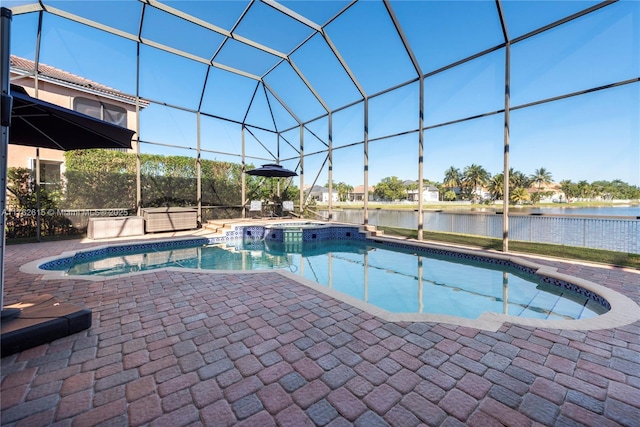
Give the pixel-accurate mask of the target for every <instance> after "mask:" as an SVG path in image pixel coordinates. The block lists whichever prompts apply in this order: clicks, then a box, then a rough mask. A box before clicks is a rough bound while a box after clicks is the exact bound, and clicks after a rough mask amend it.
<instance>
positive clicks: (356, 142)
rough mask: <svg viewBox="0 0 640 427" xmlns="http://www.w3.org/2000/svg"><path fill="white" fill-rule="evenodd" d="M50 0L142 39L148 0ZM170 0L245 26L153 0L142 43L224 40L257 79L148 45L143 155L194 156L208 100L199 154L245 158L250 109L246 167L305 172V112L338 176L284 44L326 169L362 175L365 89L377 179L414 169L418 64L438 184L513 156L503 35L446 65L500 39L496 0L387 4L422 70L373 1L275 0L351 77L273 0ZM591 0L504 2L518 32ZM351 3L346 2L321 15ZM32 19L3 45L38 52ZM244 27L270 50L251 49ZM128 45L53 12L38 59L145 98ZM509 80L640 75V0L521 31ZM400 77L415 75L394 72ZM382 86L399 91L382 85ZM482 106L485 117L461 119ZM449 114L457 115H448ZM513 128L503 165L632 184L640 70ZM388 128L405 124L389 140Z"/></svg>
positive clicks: (215, 47) (534, 97)
mask: <svg viewBox="0 0 640 427" xmlns="http://www.w3.org/2000/svg"><path fill="white" fill-rule="evenodd" d="M25 3H30V2H28V1H12V0H7V1H4V2H3V5H4V6H8V7H12V6H15V5H20V4H25ZM44 3H45V5H49V6H52V7H55V8H58V9H61V10H64V11H67V12H69V13H72V14H75V15H78V16H82V17H86V18H88V19H92V20H96V21H97V22H99V23H100V24H103V25H108V26H111V27H113V28H115V29H117V30H118V31H123V32H127V33H130V34H133V35H136V36H137V34H138V29H139V28H140V16H141V11H142V3H140V2H138V1H135V0H118V1H47V0H45V1H44ZM165 3H166V4H167V5H168V6H170V7H172V8H176V9H179V10H181V11H183V12H186V13H188V14H191V15H193V16H196V17H198V18H199V19H202V20H204V21H206V22H208V23H211V24H214V25H216V26H217V27H220V28H222V29H223V30H224V31H231V30H232V29H233V34H234V35H235V36H237V37H236V38H237V39H238V40H227V41H226V42H225V43H223V41H224V36H223V35H221V34H218V33H216V32H215V31H211V30H210V29H208V28H205V27H204V26H197V25H194V24H192V23H189V22H187V21H185V20H182V19H179V18H177V17H175V16H172V15H170V14H168V13H166V12H164V11H162V10H160V9H157V8H154V7H150V6H148V7H146V9H145V14H144V20H143V25H142V32H141V37H142V38H143V39H144V40H150V41H152V42H153V43H159V44H161V45H165V46H168V47H170V48H173V49H179V50H182V51H184V52H186V53H187V54H188V55H192V56H195V57H198V58H204V59H205V60H207V61H208V60H210V59H211V58H212V57H213V56H214V54H215V58H214V62H215V63H216V64H223V65H224V66H227V67H232V68H234V69H237V70H241V71H242V72H243V73H248V75H253V76H257V77H258V79H260V78H262V80H263V82H264V83H260V82H259V81H258V80H254V79H252V78H248V77H246V76H244V75H239V74H234V73H231V72H228V71H226V70H224V69H221V68H219V67H218V68H216V67H208V66H207V65H206V64H203V63H201V62H198V61H193V60H191V59H188V58H185V57H181V56H177V55H174V54H172V53H169V52H166V51H164V50H161V49H157V48H156V47H154V46H151V45H148V44H146V45H142V46H141V48H140V76H139V77H140V78H139V93H140V96H142V97H143V98H145V99H147V100H149V101H151V104H150V106H149V107H147V108H146V109H145V110H143V112H142V113H141V134H140V138H141V139H142V141H144V143H143V144H142V146H141V147H142V148H141V149H142V152H147V153H154V154H176V155H187V156H194V155H195V150H194V148H195V147H196V141H197V134H198V132H197V120H196V114H195V113H194V112H195V111H198V110H199V111H201V112H203V113H205V114H207V115H202V116H201V117H202V119H201V130H200V134H201V147H202V148H203V150H204V151H203V154H202V157H203V158H207V159H216V160H223V161H232V162H235V163H238V162H240V159H241V157H240V153H241V139H242V134H241V126H240V125H239V124H238V123H237V122H242V121H246V123H247V124H249V125H251V127H249V130H250V131H251V132H245V144H246V146H245V154H246V155H247V156H248V158H247V162H248V163H253V164H254V165H260V164H263V163H272V162H273V161H274V158H280V159H281V160H282V164H284V165H285V166H287V167H290V168H292V169H297V168H299V151H300V140H299V135H300V130H299V127H298V126H297V123H298V122H297V120H300V121H302V122H309V121H311V122H309V123H307V124H306V126H305V130H304V146H303V148H304V153H305V155H306V156H305V159H304V173H305V177H304V183H305V184H311V183H312V182H313V181H314V180H315V181H316V183H317V184H320V185H324V184H325V183H326V182H327V180H328V163H327V162H326V152H327V144H328V133H329V131H328V130H329V120H328V118H327V117H326V110H325V108H324V107H323V105H322V103H321V102H319V101H318V100H317V99H316V98H315V97H314V95H313V94H312V93H311V92H310V91H309V89H308V88H307V86H306V85H305V84H304V83H303V82H302V81H301V79H300V78H299V76H298V74H297V73H296V71H295V69H294V68H293V67H292V65H290V63H288V62H287V61H286V60H285V61H283V60H282V58H280V57H278V53H280V54H284V55H283V56H286V55H290V59H291V63H292V64H294V65H295V67H297V69H298V70H299V71H300V73H301V74H302V75H304V77H305V78H306V79H307V81H308V82H309V83H310V85H312V86H313V87H314V88H315V90H316V92H317V94H318V95H319V97H320V98H321V99H322V102H323V103H324V105H325V106H326V107H327V108H329V109H330V110H331V111H333V114H332V120H331V122H332V145H333V148H334V151H333V169H332V170H333V180H334V182H346V183H347V184H350V185H353V186H357V185H361V184H362V183H363V170H364V158H365V152H364V145H363V144H362V141H363V140H364V138H365V132H364V130H365V125H364V110H365V108H364V103H363V102H362V101H361V100H362V98H363V96H362V94H361V92H360V91H362V92H364V94H366V95H367V96H368V97H370V98H369V103H368V117H369V123H368V127H367V131H368V134H367V135H368V138H369V140H370V143H369V149H368V163H369V168H368V170H369V185H375V184H376V183H377V182H379V181H380V180H382V179H383V178H385V177H389V176H396V177H398V178H400V179H401V180H416V179H417V178H418V167H419V164H418V133H417V129H418V126H419V110H420V109H419V102H420V97H419V84H418V82H417V81H416V80H417V78H418V75H419V74H418V72H421V73H422V74H423V75H427V78H425V80H424V126H425V129H426V130H425V132H424V177H425V178H426V179H430V180H432V181H439V182H441V181H442V180H443V177H444V171H445V170H446V169H448V168H449V167H450V166H454V167H456V168H459V169H460V170H463V169H464V168H465V167H466V166H469V165H471V164H478V165H481V166H483V167H484V168H485V169H486V170H487V171H488V172H489V173H491V174H492V175H496V174H498V173H501V172H502V170H503V151H504V123H505V116H504V114H503V113H497V114H491V113H495V112H497V111H500V110H502V109H504V105H505V96H504V87H505V49H504V48H499V49H495V50H494V51H492V52H491V53H488V54H486V55H482V56H479V57H477V58H475V59H473V60H471V61H467V62H464V63H462V64H460V65H457V66H454V67H451V68H448V69H446V70H445V71H441V72H436V71H438V70H441V69H442V68H443V67H447V66H449V65H450V64H455V63H456V62H457V61H460V60H462V59H464V58H467V57H469V56H471V55H474V54H477V53H479V52H482V51H485V50H488V49H491V48H494V47H496V46H499V45H500V44H501V43H503V41H504V36H503V30H502V28H501V25H500V21H499V18H498V12H497V8H496V5H495V2H494V1H487V0H480V1H426V0H415V1H408V0H403V1H394V0H392V1H391V2H390V4H391V7H392V8H393V11H394V13H395V15H396V17H397V18H398V21H399V23H400V25H401V28H402V31H403V33H404V34H405V36H406V39H407V41H408V43H409V46H410V48H411V50H412V51H413V53H414V54H415V58H416V59H417V61H418V66H419V70H416V67H414V65H413V64H412V61H411V58H410V57H409V55H408V54H407V51H406V50H405V48H404V46H403V44H402V40H401V38H400V37H399V36H398V33H397V31H396V29H395V27H394V26H393V23H392V21H391V19H390V18H389V14H388V12H387V10H386V9H385V7H384V5H383V3H382V2H381V1H376V0H369V1H360V2H357V3H355V4H353V5H350V3H349V2H346V1H310V0H307V1H282V2H281V4H283V5H284V6H286V7H288V8H289V9H291V10H293V11H294V12H296V13H298V14H300V15H302V16H304V17H305V18H307V19H308V20H309V21H311V22H313V23H315V24H317V25H319V26H323V28H324V30H325V33H326V35H327V36H328V40H330V42H331V43H333V45H334V46H335V48H336V49H337V50H338V51H339V52H340V56H341V58H342V59H343V61H344V63H345V64H346V65H347V67H348V69H349V70H350V72H351V75H352V76H354V78H355V80H356V81H357V83H358V84H357V85H356V84H354V82H353V81H352V78H351V77H350V75H349V73H347V71H345V69H344V67H343V66H342V65H341V63H340V62H339V60H338V58H337V57H336V55H334V53H333V52H332V50H331V49H330V47H329V45H328V44H327V40H326V39H325V38H323V37H322V36H321V35H320V34H319V33H317V31H316V30H315V29H313V28H311V27H310V26H307V25H304V24H302V23H300V22H297V21H295V20H293V19H291V18H289V17H287V16H285V15H283V14H281V13H279V12H278V11H276V10H275V9H274V8H272V7H271V6H269V5H268V4H265V3H262V2H260V1H257V2H254V3H252V4H251V6H250V7H249V9H248V11H246V14H245V15H244V18H243V20H242V21H240V23H239V24H238V25H237V27H235V28H234V25H235V23H236V21H237V20H238V18H239V17H240V16H241V15H242V13H243V12H244V11H245V9H247V6H248V4H249V3H248V2H247V1H240V0H236V1H171V2H165ZM597 3H598V2H595V1H553V2H552V1H518V0H507V1H503V2H502V5H503V11H504V15H505V17H506V24H507V26H506V30H507V32H508V34H509V36H510V37H511V38H512V39H513V38H517V37H520V36H522V35H525V34H527V33H528V32H530V31H533V30H535V29H536V28H538V27H541V26H544V25H547V24H550V23H552V22H554V21H557V20H559V19H562V18H563V17H565V16H568V15H571V14H573V13H576V12H578V11H580V10H583V9H585V8H588V7H591V6H593V5H594V4H597ZM344 8H347V9H346V11H344V13H342V14H341V15H340V16H339V17H338V18H337V19H335V20H332V21H331V22H329V21H330V20H331V18H332V17H333V16H335V14H337V13H338V12H339V11H341V10H343V9H344ZM328 22H329V23H328ZM325 24H326V25H325ZM37 27H38V14H37V13H27V14H20V15H14V18H13V23H12V44H11V53H13V54H15V55H18V56H21V57H25V58H28V59H35V52H36V43H37ZM243 39H248V40H252V41H254V42H257V43H259V44H260V45H262V46H264V47H265V48H264V49H263V50H259V49H256V48H255V47H253V46H251V45H250V44H247V43H243V42H242V41H243ZM304 40H307V41H306V43H305V44H304V45H302V46H301V47H299V45H300V44H301V42H302V41H304ZM265 50H266V51H265ZM267 51H268V52H267ZM136 53H137V45H136V43H135V42H134V41H132V40H129V39H127V38H124V37H120V36H117V35H113V34H108V33H105V32H103V31H100V30H97V29H94V28H91V27H89V26H86V25H82V24H79V23H75V22H72V21H69V20H67V19H65V18H62V17H60V16H56V15H55V14H50V13H45V14H44V18H43V27H42V37H41V46H40V61H41V62H42V63H45V64H48V65H52V66H55V67H57V68H60V69H63V70H65V71H68V72H71V73H74V74H77V75H80V76H82V77H85V78H89V79H91V80H94V81H96V82H99V83H101V84H104V85H107V86H110V87H112V88H115V89H118V90H120V91H123V92H126V93H130V94H135V93H136V91H137V87H136V82H137V81H138V79H137V75H136V68H137V59H136ZM510 77H511V85H510V105H511V107H520V106H526V105H528V104H530V103H536V102H538V101H542V100H548V99H552V98H554V97H559V96H563V95H566V94H571V93H575V92H579V91H584V90H589V89H592V88H597V87H601V86H606V85H611V84H614V83H618V82H624V81H627V80H630V79H638V78H639V77H640V2H638V1H636V0H622V1H620V2H618V3H615V4H613V5H610V6H607V7H604V8H602V9H600V10H598V11H596V12H594V13H591V14H588V15H586V16H583V17H581V18H578V19H576V20H573V21H570V22H568V23H565V24H563V25H560V26H558V27H555V28H553V29H551V30H548V31H545V32H542V33H540V34H538V35H535V36H533V37H530V38H526V39H524V40H522V41H518V42H516V43H514V44H513V45H512V49H511V70H510ZM407 82H412V83H410V84H408V85H404V86H401V85H403V84H404V83H407ZM389 88H396V89H394V90H392V91H388V92H385V91H386V90H387V89H389ZM381 93H382V94H381ZM274 94H275V95H274ZM359 101H360V102H359ZM281 102H282V103H281ZM283 104H284V105H286V107H285V106H283ZM345 106H347V107H346V108H344V107H345ZM174 107H177V108H174ZM290 113H293V114H290ZM208 115H212V116H216V117H224V118H229V119H231V120H233V121H235V122H229V121H224V120H220V119H217V118H213V117H209V116H208ZM294 116H295V117H294ZM476 116H482V117H480V118H475V119H471V120H464V121H460V122H456V121H459V120H462V119H467V118H470V117H476ZM314 119H315V120H314ZM274 122H275V123H274ZM449 122H456V123H454V124H448V125H443V124H446V123H449ZM269 130H271V131H272V132H270V131H269ZM273 131H279V132H281V135H280V136H278V135H277V134H276V133H275V132H273ZM509 131H510V150H509V153H510V155H509V159H510V166H511V167H512V168H513V169H515V170H518V171H521V172H523V173H525V174H528V175H529V174H533V173H534V172H535V170H536V169H539V168H542V167H543V168H545V169H546V170H548V171H550V172H551V174H552V178H553V180H554V181H555V182H560V181H562V180H565V179H569V180H572V181H574V182H577V181H581V180H586V181H588V182H593V181H596V180H609V181H611V180H614V179H620V180H622V181H624V182H627V183H629V184H632V185H640V83H639V82H637V81H636V82H634V83H630V84H625V85H621V86H617V87H613V88H610V89H606V90H600V91H594V92H591V93H588V94H584V95H580V96H574V97H569V98H565V99H561V100H556V101H553V102H545V103H542V104H539V105H534V106H529V107H526V108H516V109H514V110H513V111H511V114H510V129H509ZM388 135H397V136H393V137H391V138H385V137H386V136H388ZM159 144H165V145H166V144H169V145H176V146H180V147H184V148H170V147H166V146H165V145H159ZM265 147H267V148H266V149H265ZM298 170H299V169H298ZM316 177H317V179H316Z"/></svg>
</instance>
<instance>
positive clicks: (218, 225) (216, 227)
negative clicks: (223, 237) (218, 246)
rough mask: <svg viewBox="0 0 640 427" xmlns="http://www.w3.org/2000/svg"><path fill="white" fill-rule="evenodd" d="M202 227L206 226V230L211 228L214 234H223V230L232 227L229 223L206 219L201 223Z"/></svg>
mask: <svg viewBox="0 0 640 427" xmlns="http://www.w3.org/2000/svg"><path fill="white" fill-rule="evenodd" d="M202 227H203V228H206V229H207V230H212V231H213V232H214V233H216V234H224V232H225V231H229V230H231V229H233V226H232V225H231V224H227V223H226V222H220V221H207V222H206V223H205V224H203V225H202Z"/></svg>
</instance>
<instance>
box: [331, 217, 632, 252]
mask: <svg viewBox="0 0 640 427" xmlns="http://www.w3.org/2000/svg"><path fill="white" fill-rule="evenodd" d="M333 214H334V215H333V216H334V220H336V221H340V222H348V223H355V224H362V221H363V219H364V211H363V210H362V209H353V210H351V209H349V210H347V209H345V210H336V211H334V212H333ZM502 219H503V218H502V214H501V213H495V212H463V211H459V212H452V211H426V212H424V213H423V224H424V230H425V231H441V232H446V233H460V234H471V235H477V236H484V237H494V238H498V239H500V238H502ZM369 224H371V225H380V226H388V227H398V228H409V229H416V228H417V227H418V213H417V212H416V211H403V210H390V209H371V210H369ZM509 238H510V239H512V240H519V241H525V242H536V243H551V244H556V245H567V246H577V247H584V248H592V249H605V250H610V251H615V252H624V253H635V254H639V253H640V218H638V217H630V216H596V215H563V214H537V213H535V214H523V213H511V214H509Z"/></svg>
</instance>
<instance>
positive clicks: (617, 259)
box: [376, 226, 640, 270]
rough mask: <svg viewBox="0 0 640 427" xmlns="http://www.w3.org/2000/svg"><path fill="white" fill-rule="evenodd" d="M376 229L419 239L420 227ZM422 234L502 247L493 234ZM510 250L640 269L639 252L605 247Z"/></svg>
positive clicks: (524, 245) (521, 246)
mask: <svg viewBox="0 0 640 427" xmlns="http://www.w3.org/2000/svg"><path fill="white" fill-rule="evenodd" d="M376 228H377V229H379V230H382V231H384V233H385V234H386V235H389V236H397V237H406V238H410V239H417V238H418V231H417V230H410V229H406V228H395V227H386V226H377V227H376ZM422 237H423V240H426V241H434V242H443V243H453V244H458V245H465V246H473V247H478V248H482V249H493V250H497V251H501V250H502V239H495V238H490V237H479V236H470V235H466V234H455V233H437V232H433V231H424V232H423V234H422ZM509 251H510V252H520V253H527V254H533V255H541V256H547V257H554V258H567V259H572V260H578V261H588V262H594V263H598V264H609V265H616V266H620V267H629V268H634V269H638V270H640V255H638V254H630V253H624V252H613V251H605V250H602V249H589V248H582V247H577V246H564V245H552V244H548V243H532V242H521V241H516V240H510V241H509Z"/></svg>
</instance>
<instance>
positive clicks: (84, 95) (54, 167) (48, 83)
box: [7, 55, 149, 186]
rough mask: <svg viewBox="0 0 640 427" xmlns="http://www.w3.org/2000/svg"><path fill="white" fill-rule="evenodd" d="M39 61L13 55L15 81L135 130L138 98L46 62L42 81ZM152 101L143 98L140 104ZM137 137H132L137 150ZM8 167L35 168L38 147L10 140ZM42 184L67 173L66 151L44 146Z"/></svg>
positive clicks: (50, 98)
mask: <svg viewBox="0 0 640 427" xmlns="http://www.w3.org/2000/svg"><path fill="white" fill-rule="evenodd" d="M35 68H36V65H35V62H34V61H31V60H28V59H24V58H20V57H18V56H15V55H11V57H10V71H11V83H12V84H16V85H19V86H22V87H23V88H24V89H25V90H26V91H27V93H28V94H29V95H30V96H33V97H36V98H38V99H41V100H43V101H47V102H50V103H52V104H56V105H59V106H61V107H64V108H68V109H70V110H75V111H78V112H80V113H83V114H86V115H89V116H92V117H95V118H97V119H101V120H104V121H107V122H110V123H114V124H116V125H118V126H122V127H126V128H129V129H131V130H135V129H136V127H137V118H136V99H135V97H134V96H133V95H128V94H125V93H122V92H120V91H118V90H116V89H112V88H110V87H107V86H105V85H102V84H100V83H97V82H94V81H91V80H88V79H86V78H84V77H80V76H77V75H75V74H72V73H69V72H66V71H63V70H60V69H58V68H55V67H51V66H48V65H46V64H42V63H40V64H38V81H37V89H38V90H37V91H36V81H35V79H34V72H35ZM148 105H149V103H148V102H146V101H141V102H140V108H145V107H147V106H148ZM135 144H136V141H132V146H133V150H132V151H135V149H136V146H135ZM7 151H8V156H7V167H21V168H28V169H31V170H35V165H36V148H35V147H30V146H22V145H13V144H9V147H8V150H7ZM39 163H40V185H42V186H46V185H48V184H51V183H54V182H57V181H59V180H60V179H61V177H62V174H63V173H64V152H63V151H62V150H53V149H48V148H43V149H40V152H39Z"/></svg>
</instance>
